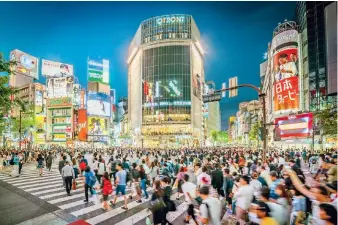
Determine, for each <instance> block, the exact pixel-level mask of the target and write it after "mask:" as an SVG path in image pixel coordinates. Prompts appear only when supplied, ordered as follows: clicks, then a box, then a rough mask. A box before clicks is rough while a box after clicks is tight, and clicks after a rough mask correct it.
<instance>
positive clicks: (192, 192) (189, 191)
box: [182, 174, 198, 225]
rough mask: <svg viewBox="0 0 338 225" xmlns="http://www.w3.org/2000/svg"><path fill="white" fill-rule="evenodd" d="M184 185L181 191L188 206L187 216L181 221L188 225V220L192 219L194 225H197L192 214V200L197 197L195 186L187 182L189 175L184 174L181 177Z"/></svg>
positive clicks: (193, 213)
mask: <svg viewBox="0 0 338 225" xmlns="http://www.w3.org/2000/svg"><path fill="white" fill-rule="evenodd" d="M183 181H184V183H183V184H182V191H183V193H184V198H185V202H186V203H187V204H188V210H187V213H188V215H187V216H186V217H185V219H184V220H183V222H184V223H189V221H190V219H192V220H193V221H194V222H195V224H196V225H198V222H197V220H196V217H195V212H194V205H193V200H194V199H195V198H196V197H197V195H196V188H197V186H196V184H194V183H192V182H189V175H188V174H184V177H183Z"/></svg>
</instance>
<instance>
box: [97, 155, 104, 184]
mask: <svg viewBox="0 0 338 225" xmlns="http://www.w3.org/2000/svg"><path fill="white" fill-rule="evenodd" d="M105 172H106V165H105V164H104V162H103V161H102V158H101V159H99V163H98V164H97V180H98V181H99V184H101V178H102V176H103V174H104V173H105Z"/></svg>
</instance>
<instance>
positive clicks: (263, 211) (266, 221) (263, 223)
mask: <svg viewBox="0 0 338 225" xmlns="http://www.w3.org/2000/svg"><path fill="white" fill-rule="evenodd" d="M254 210H255V211H254V212H255V213H256V214H257V217H258V218H259V219H260V225H279V224H278V223H277V221H276V220H275V219H274V218H272V217H271V216H270V215H269V214H270V208H269V206H268V205H267V204H266V203H264V202H258V204H257V206H256V207H255V208H254Z"/></svg>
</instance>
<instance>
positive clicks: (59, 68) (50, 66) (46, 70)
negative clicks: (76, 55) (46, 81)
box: [41, 59, 74, 77]
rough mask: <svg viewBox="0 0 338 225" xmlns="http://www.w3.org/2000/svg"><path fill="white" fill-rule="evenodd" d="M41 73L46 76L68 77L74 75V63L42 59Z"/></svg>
mask: <svg viewBox="0 0 338 225" xmlns="http://www.w3.org/2000/svg"><path fill="white" fill-rule="evenodd" d="M41 74H42V75H44V76H46V77H68V76H73V75H74V69H73V65H70V64H65V63H60V62H54V61H50V60H45V59H42V66H41Z"/></svg>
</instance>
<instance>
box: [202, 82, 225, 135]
mask: <svg viewBox="0 0 338 225" xmlns="http://www.w3.org/2000/svg"><path fill="white" fill-rule="evenodd" d="M206 86H207V87H206V88H205V90H210V89H213V90H215V89H216V85H215V83H214V82H213V81H206ZM205 94H207V93H205ZM203 116H204V118H205V120H204V130H205V133H206V137H205V139H206V138H210V137H211V131H213V130H215V131H220V130H221V109H220V104H219V102H218V101H216V102H208V103H204V106H203Z"/></svg>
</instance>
